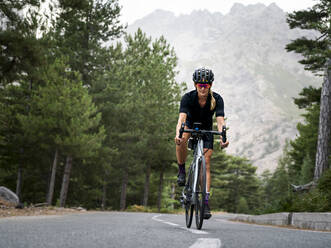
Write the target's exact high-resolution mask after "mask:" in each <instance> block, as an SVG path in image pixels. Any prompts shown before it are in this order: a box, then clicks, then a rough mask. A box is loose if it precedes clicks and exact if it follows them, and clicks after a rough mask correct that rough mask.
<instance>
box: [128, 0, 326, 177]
mask: <svg viewBox="0 0 331 248" xmlns="http://www.w3.org/2000/svg"><path fill="white" fill-rule="evenodd" d="M138 27H140V28H141V29H142V30H143V31H144V32H146V33H147V34H148V35H151V36H152V37H154V38H155V37H159V36H161V35H163V36H165V38H166V39H167V40H168V41H169V42H170V44H171V45H172V46H173V47H174V48H175V51H176V53H177V56H178V58H179V65H178V71H179V74H178V80H179V81H185V82H187V85H188V88H189V89H193V83H192V79H191V77H192V73H193V71H194V69H195V68H197V67H202V66H204V67H207V68H211V69H213V71H214V73H215V82H214V85H213V90H214V91H215V92H218V93H220V94H221V95H222V96H223V99H224V102H225V113H226V117H227V126H228V127H229V128H230V129H229V131H228V133H229V134H228V136H229V138H230V142H231V143H230V146H229V148H228V152H229V153H231V154H236V155H241V156H246V157H247V158H248V159H250V160H251V161H252V162H253V164H254V165H255V166H257V168H258V169H257V172H258V173H262V172H263V170H265V169H269V170H271V171H273V170H274V169H275V167H276V166H277V162H278V159H279V157H280V156H281V154H282V149H283V147H284V145H285V140H286V139H292V138H294V137H295V135H296V123H297V122H298V121H299V120H300V112H299V110H298V109H297V108H296V106H295V105H294V103H293V99H292V98H293V97H296V96H298V93H299V92H300V90H301V89H302V88H303V87H305V86H308V85H313V86H317V85H320V84H321V79H317V78H316V77H314V76H313V75H312V74H311V73H309V72H306V71H304V70H303V66H302V65H300V64H299V63H298V60H299V59H300V57H299V56H298V55H296V54H293V53H287V52H286V50H285V46H286V44H287V43H289V42H290V41H291V40H293V39H295V38H297V37H301V36H303V35H309V36H314V35H315V34H314V33H312V32H307V31H302V30H290V29H289V27H288V24H287V23H286V13H285V12H284V11H283V10H282V9H280V8H279V7H278V6H277V5H276V4H271V5H269V6H265V5H263V4H255V5H248V6H244V5H242V4H234V5H233V7H232V9H231V11H230V12H229V13H228V14H226V15H222V14H221V13H217V12H216V13H210V12H209V11H207V10H202V11H193V12H192V13H191V14H189V15H180V16H175V15H174V14H173V13H171V12H168V11H164V10H156V11H154V12H153V13H151V14H149V15H147V16H145V17H144V18H142V19H140V20H137V21H136V22H135V23H133V24H132V25H130V26H129V27H128V32H129V33H134V32H135V31H136V30H137V28H138Z"/></svg>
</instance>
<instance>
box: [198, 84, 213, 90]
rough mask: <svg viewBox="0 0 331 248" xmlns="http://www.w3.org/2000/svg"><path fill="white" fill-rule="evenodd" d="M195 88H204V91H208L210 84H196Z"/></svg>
mask: <svg viewBox="0 0 331 248" xmlns="http://www.w3.org/2000/svg"><path fill="white" fill-rule="evenodd" d="M197 86H198V87H199V88H206V89H209V88H210V84H197Z"/></svg>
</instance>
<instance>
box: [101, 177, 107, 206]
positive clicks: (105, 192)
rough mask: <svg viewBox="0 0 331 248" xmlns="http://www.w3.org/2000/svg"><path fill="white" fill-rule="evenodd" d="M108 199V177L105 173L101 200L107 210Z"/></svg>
mask: <svg viewBox="0 0 331 248" xmlns="http://www.w3.org/2000/svg"><path fill="white" fill-rule="evenodd" d="M106 201H107V177H106V175H105V176H104V178H103V190H102V202H101V209H102V210H105V208H106Z"/></svg>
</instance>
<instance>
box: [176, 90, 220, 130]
mask: <svg viewBox="0 0 331 248" xmlns="http://www.w3.org/2000/svg"><path fill="white" fill-rule="evenodd" d="M213 96H214V98H215V101H216V107H215V108H214V110H210V103H211V96H210V94H209V95H208V98H207V102H206V104H205V106H204V107H203V108H201V107H200V104H199V99H198V92H197V90H192V91H190V92H188V93H186V94H185V95H184V96H183V97H182V100H181V102H180V108H179V112H180V113H186V114H187V118H186V123H187V125H188V127H189V128H192V124H193V123H194V122H201V123H202V127H201V128H202V129H205V130H212V127H213V115H214V113H216V117H217V116H224V102H223V98H222V97H221V96H220V95H219V94H217V93H215V92H213Z"/></svg>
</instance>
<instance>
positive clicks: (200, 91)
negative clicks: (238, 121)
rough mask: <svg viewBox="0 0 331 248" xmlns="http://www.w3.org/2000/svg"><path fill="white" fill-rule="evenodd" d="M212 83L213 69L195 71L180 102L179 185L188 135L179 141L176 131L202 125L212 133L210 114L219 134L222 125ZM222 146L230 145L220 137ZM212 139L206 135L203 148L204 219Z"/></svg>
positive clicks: (183, 175) (218, 98)
mask: <svg viewBox="0 0 331 248" xmlns="http://www.w3.org/2000/svg"><path fill="white" fill-rule="evenodd" d="M213 81H214V74H213V72H212V70H210V69H206V68H199V69H196V70H195V71H194V73H193V82H194V86H195V90H192V91H190V92H188V93H186V94H185V95H184V96H183V97H182V99H181V102H180V108H179V118H178V124H177V128H176V137H175V143H176V156H177V163H178V167H179V173H178V177H177V183H178V185H179V186H184V185H185V180H186V173H185V161H186V157H187V140H188V139H189V137H190V134H189V133H183V137H182V138H179V130H180V127H181V125H182V123H183V122H184V123H185V128H192V127H193V123H194V122H200V123H201V124H202V126H201V129H204V130H212V126H213V115H214V113H216V121H217V128H218V131H220V132H221V131H222V126H223V125H225V122H224V102H223V98H222V97H221V96H220V95H219V94H217V93H215V92H213V91H212V90H211V86H212V83H213ZM220 141H221V147H222V148H225V147H227V146H228V145H229V142H228V141H226V142H225V143H223V141H222V138H221V139H220ZM213 143H214V137H213V135H212V134H210V135H206V136H205V137H204V139H203V146H204V147H203V148H204V152H205V159H206V181H207V194H206V199H205V212H204V218H205V219H209V218H210V217H211V213H210V207H209V204H208V200H209V192H210V181H211V180H210V159H211V155H212V153H213Z"/></svg>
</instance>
